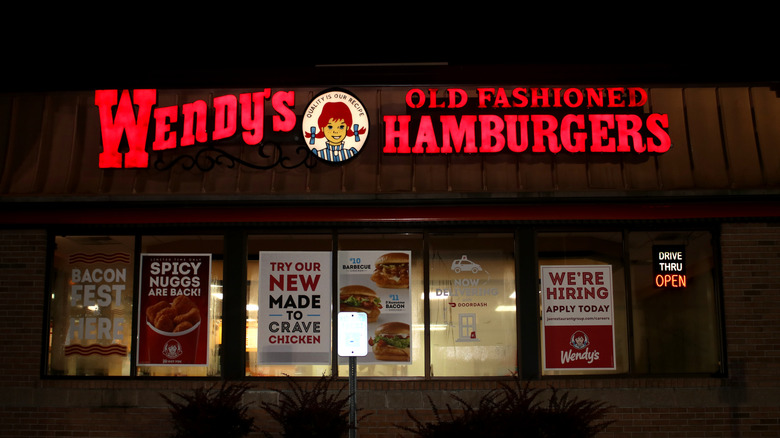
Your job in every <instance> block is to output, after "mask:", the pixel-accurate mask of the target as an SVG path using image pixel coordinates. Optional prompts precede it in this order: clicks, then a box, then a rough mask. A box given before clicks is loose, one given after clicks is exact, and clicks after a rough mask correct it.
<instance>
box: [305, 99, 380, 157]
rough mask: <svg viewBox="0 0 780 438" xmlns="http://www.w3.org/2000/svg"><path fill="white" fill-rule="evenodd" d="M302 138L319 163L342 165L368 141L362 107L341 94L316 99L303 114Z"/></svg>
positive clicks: (366, 117) (365, 118)
mask: <svg viewBox="0 0 780 438" xmlns="http://www.w3.org/2000/svg"><path fill="white" fill-rule="evenodd" d="M301 125H302V129H303V136H304V138H305V139H306V144H307V146H308V147H309V149H310V150H311V152H312V153H313V154H314V155H315V156H316V157H317V158H319V159H321V160H324V161H328V162H331V163H342V162H345V161H347V160H349V159H351V158H353V157H355V156H356V155H357V154H358V153H359V152H360V150H361V149H362V148H363V145H364V144H365V142H366V138H367V137H368V128H369V121H368V113H367V111H366V107H365V106H364V105H363V103H361V102H360V100H359V99H358V98H357V97H355V96H354V95H352V94H350V93H349V92H347V91H344V90H329V91H326V92H323V93H321V94H319V95H317V96H316V97H315V98H314V99H312V101H311V102H310V103H309V105H308V106H307V107H306V111H305V112H304V114H303V122H302V124H301Z"/></svg>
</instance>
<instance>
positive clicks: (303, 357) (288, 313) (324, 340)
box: [257, 251, 332, 365]
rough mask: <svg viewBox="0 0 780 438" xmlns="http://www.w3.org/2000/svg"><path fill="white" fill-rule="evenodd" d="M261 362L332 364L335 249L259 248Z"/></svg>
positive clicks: (258, 343)
mask: <svg viewBox="0 0 780 438" xmlns="http://www.w3.org/2000/svg"><path fill="white" fill-rule="evenodd" d="M259 272H260V281H259V283H260V290H259V295H258V296H259V304H258V305H259V309H258V325H257V361H258V363H261V364H269V365H270V364H276V365H290V364H329V363H330V348H331V341H330V337H331V323H330V321H331V319H330V317H331V278H332V277H331V253H330V252H314V251H312V252H303V251H301V252H284V251H282V252H261V253H260V270H259Z"/></svg>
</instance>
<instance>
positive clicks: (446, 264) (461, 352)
mask: <svg viewBox="0 0 780 438" xmlns="http://www.w3.org/2000/svg"><path fill="white" fill-rule="evenodd" d="M429 253H430V259H429V260H430V262H429V263H430V265H429V266H430V289H429V292H428V296H429V299H430V330H431V332H430V333H431V336H430V338H431V371H432V374H433V376H436V377H444V376H502V375H509V374H511V373H514V372H516V371H517V333H516V307H515V275H514V272H515V258H514V239H513V235H511V234H435V235H433V236H431V238H430V240H429Z"/></svg>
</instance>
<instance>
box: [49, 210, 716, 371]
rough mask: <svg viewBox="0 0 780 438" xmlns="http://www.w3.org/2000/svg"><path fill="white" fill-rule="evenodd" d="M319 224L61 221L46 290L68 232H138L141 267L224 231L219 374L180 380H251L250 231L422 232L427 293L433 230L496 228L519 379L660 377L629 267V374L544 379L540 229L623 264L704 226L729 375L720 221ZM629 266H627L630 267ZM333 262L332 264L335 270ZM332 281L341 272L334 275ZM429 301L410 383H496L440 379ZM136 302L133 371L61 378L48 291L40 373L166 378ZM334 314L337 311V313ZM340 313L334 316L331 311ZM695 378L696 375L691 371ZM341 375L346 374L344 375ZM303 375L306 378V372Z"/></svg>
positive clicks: (51, 238)
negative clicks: (612, 235)
mask: <svg viewBox="0 0 780 438" xmlns="http://www.w3.org/2000/svg"><path fill="white" fill-rule="evenodd" d="M317 225H318V228H317V229H316V230H312V229H311V227H309V226H308V225H307V224H300V225H296V224H292V225H291V224H250V225H249V226H246V224H218V225H214V226H200V225H199V226H188V225H186V224H177V225H175V226H159V225H157V226H146V225H137V226H135V225H134V226H128V225H111V224H108V225H100V226H91V227H87V226H80V225H75V226H74V225H71V226H57V227H51V228H49V229H48V242H49V244H48V248H47V254H46V258H47V273H46V282H45V287H46V289H45V290H47V291H48V290H50V287H51V281H52V279H51V277H52V269H53V266H52V259H53V252H54V241H55V238H56V237H57V236H63V235H85V236H87V235H117V236H119V235H122V236H133V237H134V239H135V242H136V245H135V254H134V261H133V263H134V265H135V267H136V268H138V267H139V266H140V264H139V261H140V254H141V241H142V238H143V236H147V235H173V234H181V235H197V234H205V235H211V236H222V239H223V241H224V243H223V263H224V268H223V287H224V290H225V291H229V290H232V291H234V292H233V293H225V294H224V300H223V304H222V306H223V313H222V318H223V322H222V344H221V347H220V348H221V354H220V356H219V357H220V359H219V360H220V373H219V375H217V376H205V377H177V379H197V380H255V379H257V380H263V379H275V378H278V377H252V376H246V375H245V371H246V360H245V347H246V345H245V339H246V324H245V322H246V315H247V312H246V303H247V287H248V286H247V284H246V277H247V254H248V239H249V236H251V235H258V234H260V235H262V234H279V233H289V234H323V235H328V236H330V238H331V239H332V242H333V249H332V251H333V257H334V259H335V258H336V257H337V251H338V237H339V236H340V235H355V234H375V233H399V232H400V233H419V234H421V235H422V236H423V242H422V246H423V249H422V251H423V254H422V257H423V262H422V266H423V272H422V273H420V274H419V275H422V276H423V279H422V283H423V285H424V286H423V287H424V291H425V292H427V291H429V288H430V278H429V268H430V267H429V261H428V257H429V255H430V252H429V246H428V243H429V239H428V236H429V235H430V234H433V233H439V232H447V233H458V232H461V233H475V232H484V230H485V229H486V228H485V227H490V228H489V229H490V232H491V233H492V232H495V233H508V234H511V235H513V236H514V251H515V260H514V269H515V290H516V291H517V298H516V300H515V303H516V306H517V311H516V312H515V314H516V321H515V328H516V340H517V348H516V354H517V358H516V363H517V368H518V373H519V376H520V377H521V378H522V379H526V380H543V379H548V378H554V379H568V378H574V379H582V378H612V377H616V376H619V375H626V376H631V377H647V378H654V377H661V376H660V375H657V374H636V373H635V372H634V366H633V357H634V352H633V342H634V341H633V331H632V325H633V319H632V315H631V308H632V303H631V296H630V295H631V292H630V291H631V289H630V287H631V273H630V269H626V275H625V276H624V281H625V282H626V286H625V287H626V294H627V297H626V301H627V303H626V306H627V309H626V312H627V315H626V319H627V321H628V333H627V336H628V340H627V341H628V348H629V353H628V354H629V368H628V371H627V373H624V374H606V375H605V374H593V375H573V376H543V375H542V368H541V356H540V355H541V350H540V347H541V336H540V328H539V327H540V324H539V318H540V315H539V304H540V303H539V297H538V284H537V281H538V278H539V272H538V251H537V241H538V236H539V234H540V233H545V232H565V231H572V232H591V231H593V232H595V231H612V232H620V233H621V234H622V239H623V257H624V263H628V259H629V253H628V233H629V232H632V231H649V230H652V231H658V230H670V231H686V230H700V231H708V232H709V233H710V234H711V236H712V241H713V242H712V251H713V254H712V257H713V263H714V266H713V271H714V272H713V287H714V291H713V293H714V300H715V302H716V313H717V314H716V315H714V317H715V318H716V320H717V323H718V324H717V325H718V328H719V332H718V333H717V334H716V335H715V336H716V337H717V340H718V343H719V349H720V352H719V355H720V363H721V366H720V370H719V371H718V372H717V373H715V374H714V375H712V374H707V376H708V377H720V376H724V375H725V374H726V372H727V370H726V368H725V367H726V365H725V364H726V363H727V357H726V354H727V352H726V343H725V337H724V336H725V335H724V334H725V318H724V317H725V310H724V308H723V289H722V284H723V283H722V275H723V272H722V258H721V253H720V227H719V223H717V222H716V221H697V222H695V223H692V222H690V221H664V222H662V223H661V222H657V221H644V222H636V221H614V222H610V223H607V224H605V223H591V222H587V221H586V222H578V223H567V222H566V221H561V222H560V223H553V224H550V223H530V222H523V221H517V222H501V223H490V222H458V223H438V222H426V223H422V224H421V223H408V222H404V223H382V224H377V225H376V226H367V225H366V224H364V223H357V222H356V223H328V224H325V225H322V224H317ZM625 266H629V265H628V264H626V265H625ZM335 267H336V264H335V263H334V269H335ZM333 281H334V283H335V282H336V277H335V275H334V278H333ZM336 286H337V285H336V284H334V288H333V290H334V293H335V291H337V287H336ZM137 298H138V285H137V280H136V279H134V282H133V300H134V303H135V302H136V301H137ZM423 305H424V325H425V328H424V330H425V332H424V334H423V340H424V343H425V345H424V347H423V351H424V356H425V357H424V369H425V373H424V376H421V377H408V378H404V379H406V380H419V379H424V380H448V379H469V380H497V379H502V378H503V377H502V376H492V377H484V376H480V377H473V376H463V377H435V376H432V375H431V372H430V364H431V357H430V355H431V352H430V315H429V312H430V302H429V297H428V294H427V293H426V294H425V299H424V300H423ZM137 311H138V310H137V305H134V306H133V335H132V336H133V344H132V347H131V352H130V354H131V372H130V375H129V376H61V375H51V374H48V373H47V366H48V362H47V361H48V347H49V345H48V320H49V313H50V298H49V297H48V295H46V294H44V312H43V317H42V320H43V321H42V325H43V327H44V330H43V335H42V342H41V351H42V355H41V365H40V374H41V377H42V378H45V379H161V378H163V377H157V376H140V375H138V373H137V368H138V367H137V365H136V363H135V362H136V360H135V352H136V349H137V339H138V337H137V330H138V327H137V324H136V323H135V321H136V320H137ZM334 315H335V312H334ZM334 318H335V316H334ZM335 330H336V326H335V325H334V332H333V333H332V337H331V339H332V342H334V343H335V342H336V340H337V339H338V337H337V333H336V331H335ZM333 350H334V353H333V355H334V360H333V361H332V365H331V369H332V372H333V374H334V375H337V374H338V361H337V360H335V359H337V358H336V357H335V356H336V355H337V354H336V352H335V344H334V348H333ZM672 375H674V376H686V377H690V376H692V375H691V374H689V373H680V374H677V373H673V374H672ZM693 376H695V375H693ZM341 377H344V376H341ZM301 379H305V377H301ZM366 379H372V377H366ZM376 379H380V380H381V379H384V377H377V378H376Z"/></svg>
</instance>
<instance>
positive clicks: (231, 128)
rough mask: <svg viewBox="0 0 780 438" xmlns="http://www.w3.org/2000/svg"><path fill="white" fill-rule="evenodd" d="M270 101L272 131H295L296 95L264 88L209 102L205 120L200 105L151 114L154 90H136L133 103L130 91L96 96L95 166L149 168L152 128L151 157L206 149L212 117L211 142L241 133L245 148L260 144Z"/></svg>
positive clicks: (159, 109) (160, 109) (158, 109)
mask: <svg viewBox="0 0 780 438" xmlns="http://www.w3.org/2000/svg"><path fill="white" fill-rule="evenodd" d="M269 99H270V100H271V106H272V108H273V109H274V110H275V111H276V115H274V116H273V118H272V120H273V129H274V131H284V132H289V131H291V130H293V129H294V127H295V114H294V113H293V111H292V109H291V107H293V106H294V105H295V92H294V91H280V92H276V93H272V92H271V90H270V89H269V88H266V89H264V90H262V91H259V92H254V93H242V94H240V95H238V96H235V95H231V94H228V95H224V96H217V97H215V98H214V100H213V114H209V111H208V107H207V104H206V102H205V101H203V100H198V101H195V102H191V103H185V104H183V105H181V107H179V106H166V107H155V108H154V109H153V107H154V105H155V104H156V103H157V90H153V89H150V90H134V91H132V99H131V92H130V91H128V90H123V91H122V93H121V97H119V92H118V90H98V91H96V92H95V105H97V106H98V112H99V114H100V127H101V132H102V134H103V151H102V152H101V153H100V157H99V165H100V167H101V168H104V169H105V168H123V167H124V168H138V167H149V154H148V152H147V151H146V142H147V137H148V136H149V128H150V127H151V126H154V140H153V141H152V150H154V151H163V150H168V149H175V148H176V147H186V146H193V145H194V144H195V143H205V142H207V141H208V140H209V132H208V131H207V126H209V124H208V120H207V118H208V117H213V120H212V121H213V124H212V126H213V127H212V131H211V133H210V134H211V140H214V141H216V140H224V139H228V138H233V137H234V135H235V134H236V133H237V132H238V130H239V129H241V130H242V131H241V140H243V141H244V143H245V144H247V145H250V146H253V145H256V144H259V143H260V142H261V141H262V140H263V130H264V127H265V124H264V121H265V102H266V101H267V100H269ZM114 107H116V112H115V113H114ZM152 117H154V124H153V125H152V124H151V123H152V122H151V119H152ZM180 119H182V120H180ZM123 136H126V137H127V143H128V146H129V151H127V152H120V150H119V148H120V144H121V141H122V138H123Z"/></svg>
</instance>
